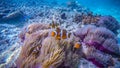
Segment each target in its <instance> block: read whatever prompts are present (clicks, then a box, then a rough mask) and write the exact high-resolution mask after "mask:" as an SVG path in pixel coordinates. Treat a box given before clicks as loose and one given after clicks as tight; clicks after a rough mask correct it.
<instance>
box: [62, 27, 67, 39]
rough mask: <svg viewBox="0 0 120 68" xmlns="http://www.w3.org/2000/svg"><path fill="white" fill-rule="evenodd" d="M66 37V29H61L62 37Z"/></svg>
mask: <svg viewBox="0 0 120 68" xmlns="http://www.w3.org/2000/svg"><path fill="white" fill-rule="evenodd" d="M66 38H67V31H66V30H65V29H63V30H62V39H66Z"/></svg>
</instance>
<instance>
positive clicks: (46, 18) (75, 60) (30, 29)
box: [0, 1, 120, 68]
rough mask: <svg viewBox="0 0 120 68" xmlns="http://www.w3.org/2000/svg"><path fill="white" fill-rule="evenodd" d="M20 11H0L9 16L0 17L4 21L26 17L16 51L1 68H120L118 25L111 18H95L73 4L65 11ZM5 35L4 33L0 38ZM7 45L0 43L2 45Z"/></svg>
mask: <svg viewBox="0 0 120 68" xmlns="http://www.w3.org/2000/svg"><path fill="white" fill-rule="evenodd" d="M74 8H75V9H74ZM21 10H22V11H23V12H21V11H18V12H16V11H13V12H10V11H11V10H9V9H8V10H4V11H0V12H1V13H8V14H7V15H4V14H3V15H0V18H3V17H6V18H8V20H11V19H12V18H13V19H14V18H16V17H19V16H20V17H21V16H22V14H26V15H29V20H28V21H27V24H26V25H25V27H23V29H21V32H20V34H19V38H20V42H19V46H17V47H18V49H17V48H15V47H13V48H11V49H10V50H8V51H10V52H12V51H15V52H13V53H12V54H11V55H10V57H9V59H8V61H6V63H5V61H4V63H5V64H2V67H4V68H10V67H12V68H15V67H17V68H78V67H80V68H82V66H81V65H83V66H85V65H86V66H87V64H88V66H89V64H90V67H92V68H97V67H102V68H104V67H105V68H107V67H115V68H116V67H117V65H119V59H118V58H119V57H120V49H119V46H118V45H119V44H118V39H117V36H116V35H118V33H117V30H119V26H120V25H119V23H118V22H117V21H116V20H115V19H114V18H113V17H111V16H101V15H95V14H93V13H92V12H91V11H89V10H88V9H85V8H83V7H81V6H79V5H77V3H76V2H75V1H71V2H69V3H68V6H67V8H66V7H64V8H61V7H48V6H40V7H39V8H38V7H36V8H35V7H34V8H33V7H32V8H31V7H24V8H23V9H21ZM31 10H34V11H31ZM9 12H10V14H9ZM16 15H17V16H16ZM28 23H29V24H28ZM8 29H9V28H8ZM10 29H11V30H12V28H10ZM16 31H17V30H16ZM18 31H20V30H18ZM4 32H5V33H6V32H7V30H5V31H1V32H0V34H3V33H4ZM13 32H14V31H13ZM5 35H6V34H5ZM15 36H16V35H15ZM0 38H2V36H0ZM13 40H14V39H12V41H11V42H13ZM15 40H16V39H15ZM17 41H18V40H17ZM8 42H9V40H8V41H7V40H4V39H3V40H2V41H1V40H0V43H2V44H6V43H8ZM15 42H16V41H15ZM11 45H12V44H11ZM19 52H20V53H19ZM5 53H7V54H8V52H4V53H2V55H3V54H5ZM3 56H4V55H3ZM0 58H3V57H1V56H0ZM0 61H2V59H1V60H0ZM91 62H92V63H91ZM0 63H2V62H0ZM92 64H94V65H92ZM0 67H1V66H0ZM118 67H119V66H118ZM83 68H86V67H83Z"/></svg>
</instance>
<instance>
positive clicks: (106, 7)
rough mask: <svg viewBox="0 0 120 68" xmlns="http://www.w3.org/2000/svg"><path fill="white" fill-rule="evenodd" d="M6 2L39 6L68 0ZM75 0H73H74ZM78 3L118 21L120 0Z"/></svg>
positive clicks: (89, 0) (87, 0)
mask: <svg viewBox="0 0 120 68" xmlns="http://www.w3.org/2000/svg"><path fill="white" fill-rule="evenodd" d="M0 1H1V2H2V0H0ZM4 1H6V3H9V4H13V5H16V6H21V7H23V6H25V5H26V6H40V5H48V6H51V5H54V6H57V5H59V6H63V5H65V3H66V2H67V1H70V0H4ZM74 1H75V0H74ZM76 1H77V2H78V3H79V4H80V5H82V6H84V7H86V8H89V9H90V10H91V11H93V12H94V13H97V14H101V15H112V16H113V17H115V18H116V19H117V20H118V21H120V7H119V6H120V0H76Z"/></svg>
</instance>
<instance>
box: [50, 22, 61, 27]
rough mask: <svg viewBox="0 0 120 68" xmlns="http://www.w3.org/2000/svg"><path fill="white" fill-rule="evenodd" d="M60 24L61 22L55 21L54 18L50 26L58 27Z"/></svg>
mask: <svg viewBox="0 0 120 68" xmlns="http://www.w3.org/2000/svg"><path fill="white" fill-rule="evenodd" d="M58 26H59V24H58V23H55V22H54V21H53V20H52V23H50V27H51V28H56V27H58Z"/></svg>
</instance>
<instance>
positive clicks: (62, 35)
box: [50, 27, 71, 40]
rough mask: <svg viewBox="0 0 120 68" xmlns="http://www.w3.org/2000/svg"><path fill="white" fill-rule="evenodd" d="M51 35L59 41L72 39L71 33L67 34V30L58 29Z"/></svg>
mask: <svg viewBox="0 0 120 68" xmlns="http://www.w3.org/2000/svg"><path fill="white" fill-rule="evenodd" d="M50 35H51V36H52V37H55V38H56V39H57V40H61V39H67V38H70V36H71V33H67V30H65V29H60V28H59V27H56V28H55V30H54V31H52V32H51V33H50Z"/></svg>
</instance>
